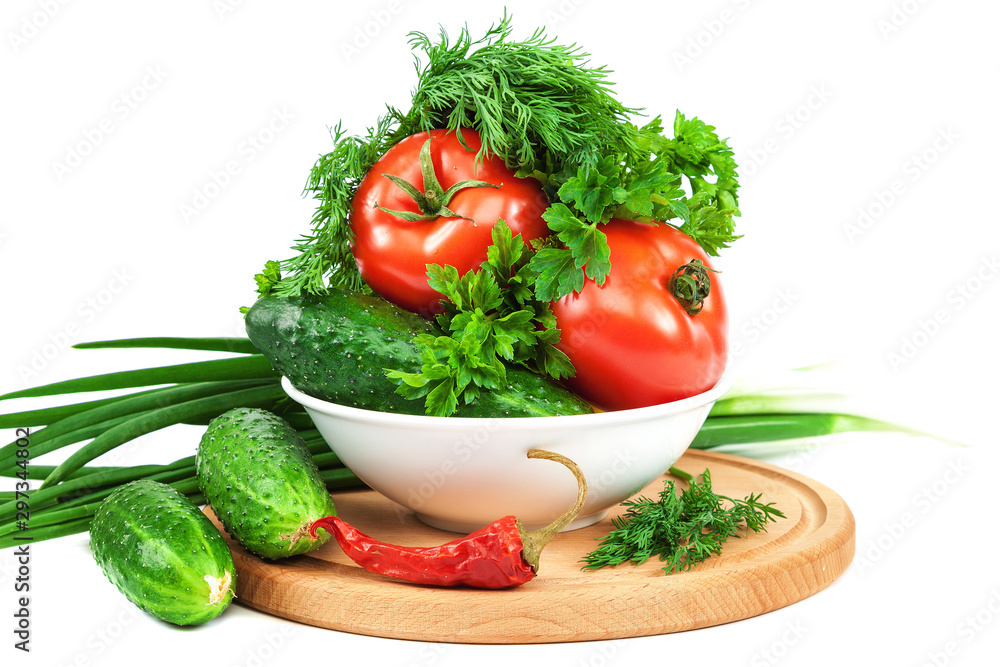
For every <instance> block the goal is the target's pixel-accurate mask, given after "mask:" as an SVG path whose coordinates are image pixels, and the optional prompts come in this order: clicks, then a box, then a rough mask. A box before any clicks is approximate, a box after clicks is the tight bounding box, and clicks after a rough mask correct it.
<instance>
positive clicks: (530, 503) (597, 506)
mask: <svg viewBox="0 0 1000 667" xmlns="http://www.w3.org/2000/svg"><path fill="white" fill-rule="evenodd" d="M281 384H282V387H283V388H284V390H285V392H287V393H288V395H289V396H291V397H292V398H293V399H294V400H295V401H297V402H298V403H300V404H301V405H302V406H303V407H304V408H305V409H306V412H307V413H308V414H309V416H310V417H312V419H313V421H314V422H315V423H316V427H317V428H318V429H319V431H320V433H321V434H322V435H323V438H324V439H325V440H326V442H327V443H328V444H329V445H330V448H331V449H333V451H334V452H336V453H337V455H338V456H339V457H340V459H341V460H342V461H343V462H344V464H345V465H346V466H347V467H348V468H350V469H351V470H352V471H354V473H355V474H356V475H357V476H358V477H359V478H361V479H362V480H363V481H364V482H365V483H366V484H368V485H369V486H370V487H371V488H373V489H375V490H376V491H378V492H379V493H381V494H383V495H384V496H386V497H388V498H389V499H391V500H393V501H395V502H396V503H398V504H399V505H400V506H401V507H400V512H401V514H402V513H403V512H405V509H403V508H408V509H410V510H413V511H414V512H415V513H416V515H417V517H418V518H419V519H420V520H421V521H423V522H424V523H426V524H428V525H430V526H434V527H436V528H441V529H444V530H449V531H454V532H459V533H469V532H472V531H474V530H476V529H478V528H481V527H483V526H485V525H487V524H488V523H490V522H491V521H494V520H496V519H499V518H500V517H502V516H506V515H508V514H513V515H514V516H516V517H518V518H519V519H520V520H521V522H522V524H523V525H524V527H525V528H526V529H527V530H534V529H536V528H540V527H542V526H544V525H546V524H548V523H549V522H551V521H552V520H553V519H555V518H556V517H558V516H560V515H561V514H563V513H564V512H565V511H566V510H567V509H569V508H570V507H571V506H572V505H573V503H574V502H575V500H576V495H577V488H576V481H575V479H574V477H573V474H572V473H571V472H570V471H569V470H567V469H566V468H565V467H564V466H562V465H561V464H559V463H556V462H554V461H545V460H539V459H529V458H527V452H528V450H529V449H532V448H536V447H537V448H540V449H547V450H550V451H555V452H558V453H560V454H562V455H564V456H567V457H569V458H570V459H572V460H573V461H575V462H576V463H577V465H579V466H580V468H581V469H582V470H583V472H584V476H585V477H586V478H587V485H588V487H589V490H588V494H587V502H586V505H584V508H583V511H582V512H580V515H579V517H578V518H577V519H576V520H575V521H574V522H573V523H571V524H570V525H569V526H567V530H573V529H575V528H582V527H583V526H587V525H590V524H592V523H595V522H597V521H600V520H601V519H602V518H604V516H605V515H606V514H607V513H608V510H610V509H611V508H612V507H615V506H616V505H618V504H619V503H621V501H622V500H625V499H626V498H628V497H629V496H631V495H633V494H634V493H635V492H636V491H637V490H639V489H640V488H642V487H643V486H645V485H646V484H647V483H649V482H650V481H652V480H653V479H655V478H656V477H658V476H659V475H661V474H663V473H664V472H666V470H667V469H668V468H670V466H672V465H673V464H674V463H675V462H676V461H677V459H679V458H680V457H681V454H683V453H684V450H686V449H687V448H688V445H690V444H691V441H692V440H693V439H694V437H695V435H696V434H697V433H698V430H699V429H700V428H701V426H702V424H703V423H704V421H705V418H706V417H707V416H708V412H709V410H711V408H712V406H713V405H714V404H715V401H716V399H718V398H719V397H720V396H721V395H722V394H723V393H725V391H726V390H727V389H728V388H729V386H730V383H729V382H728V381H727V379H726V378H725V377H724V378H723V379H722V380H721V381H720V382H719V383H718V384H717V385H716V386H715V387H714V388H713V389H711V390H709V391H707V392H705V393H703V394H699V395H697V396H692V397H690V398H685V399H682V400H679V401H674V402H672V403H664V404H662V405H655V406H650V407H647V408H636V409H633V410H620V411H616V412H600V413H595V414H587V415H568V416H561V417H512V418H502V419H501V418H491V419H487V418H468V417H426V416H422V415H403V414H394V413H388V412H377V411H373V410H361V409H358V408H352V407H347V406H343V405H338V404H336V403H330V402H328V401H324V400H321V399H318V398H313V397H312V396H308V395H306V394H303V393H302V392H301V391H299V390H297V389H296V388H295V387H293V386H292V384H291V382H289V381H288V379H287V378H282V383H281ZM699 472H700V471H699Z"/></svg>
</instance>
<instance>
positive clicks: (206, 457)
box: [195, 408, 337, 560]
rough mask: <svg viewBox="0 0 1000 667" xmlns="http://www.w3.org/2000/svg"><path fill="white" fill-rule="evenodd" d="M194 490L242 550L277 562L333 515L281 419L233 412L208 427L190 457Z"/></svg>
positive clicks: (302, 546)
mask: <svg viewBox="0 0 1000 667" xmlns="http://www.w3.org/2000/svg"><path fill="white" fill-rule="evenodd" d="M195 469H196V471H197V474H198V485H199V486H200V487H201V491H202V493H204V494H205V499H206V500H208V503H209V504H210V505H211V507H212V510H213V511H214V512H215V515H216V516H217V517H218V518H219V521H221V522H222V525H223V526H224V527H225V529H226V531H227V532H228V533H229V534H230V536H232V537H233V539H235V540H236V541H238V542H239V543H240V544H242V545H243V546H244V547H245V548H246V549H247V550H248V551H251V552H253V553H255V554H257V555H258V556H262V557H264V558H269V559H271V560H278V559H280V558H287V557H289V556H294V555H296V554H302V553H307V552H309V551H312V550H314V549H318V548H319V547H321V546H322V545H323V544H325V543H326V542H327V541H328V540H329V539H330V535H329V534H328V533H327V532H326V531H320V536H319V537H318V538H317V539H313V538H312V537H310V536H309V526H310V525H312V523H313V522H314V521H316V519H320V518H322V517H325V516H332V515H335V514H336V513H337V510H336V507H335V506H334V503H333V499H332V498H331V497H330V494H329V492H328V491H327V489H326V484H324V483H323V479H322V478H321V477H320V474H319V468H318V467H317V466H316V463H315V462H314V461H313V459H312V456H311V455H310V454H309V450H308V449H307V447H306V444H305V442H304V441H303V440H302V438H301V436H299V434H298V432H297V431H296V430H295V429H294V428H292V427H291V426H290V425H289V424H288V422H286V421H285V420H284V419H282V418H281V417H279V416H277V415H275V414H273V413H271V412H268V411H267V410H262V409H259V408H235V409H233V410H229V411H228V412H225V413H223V414H221V415H219V416H218V417H216V418H215V419H213V420H212V421H211V422H209V424H208V428H207V429H206V431H205V434H204V435H203V436H202V439H201V442H200V443H199V445H198V453H197V455H196V456H195Z"/></svg>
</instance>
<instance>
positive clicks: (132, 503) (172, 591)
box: [90, 480, 236, 625]
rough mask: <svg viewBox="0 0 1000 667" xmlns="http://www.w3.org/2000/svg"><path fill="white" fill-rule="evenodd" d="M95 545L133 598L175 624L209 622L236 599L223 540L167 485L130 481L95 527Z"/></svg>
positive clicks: (100, 560)
mask: <svg viewBox="0 0 1000 667" xmlns="http://www.w3.org/2000/svg"><path fill="white" fill-rule="evenodd" d="M90 547H91V551H92V552H93V554H94V560H96V561H97V564H98V565H100V567H101V569H102V570H103V571H104V574H105V576H107V578H108V579H109V580H110V581H111V583H113V584H114V585H115V586H117V587H118V590H120V591H121V592H122V593H123V594H124V595H125V597H126V598H128V599H129V600H130V601H131V602H132V603H134V604H135V605H137V606H138V607H139V608H140V609H142V610H143V611H145V612H148V613H149V614H151V615H153V616H155V617H156V618H159V619H160V620H163V621H167V622H168V623H174V624H176V625H198V624H201V623H204V622H206V621H209V620H211V619H213V618H215V617H216V616H218V615H219V614H221V613H222V612H223V610H225V609H226V607H228V606H229V603H230V602H231V601H232V599H233V597H234V595H235V593H234V591H235V589H236V569H235V567H234V566H233V555H232V552H231V551H230V550H229V545H228V544H226V541H225V540H224V539H223V537H222V534H221V533H220V532H219V530H218V529H217V528H216V527H215V526H214V525H213V524H212V522H211V521H210V520H209V519H208V517H207V516H205V514H204V513H202V512H201V510H200V509H198V506H197V505H195V504H194V503H193V502H191V500H189V499H188V498H186V497H184V496H183V495H181V494H180V493H178V492H177V491H176V490H175V489H174V488H173V487H171V486H168V485H166V484H163V483H161V482H154V481H151V480H137V481H134V482H129V483H128V484H125V485H123V486H121V487H119V488H117V489H115V490H114V491H113V492H112V493H111V494H110V495H109V496H108V497H107V498H105V500H104V502H103V503H101V506H100V507H99V508H98V510H97V512H96V513H95V514H94V518H93V521H92V522H91V524H90Z"/></svg>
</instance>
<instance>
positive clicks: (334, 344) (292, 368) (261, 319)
mask: <svg viewBox="0 0 1000 667" xmlns="http://www.w3.org/2000/svg"><path fill="white" fill-rule="evenodd" d="M246 330H247V335H248V336H249V338H250V340H251V342H253V344H254V346H256V347H257V349H258V350H260V351H261V352H262V353H263V354H264V356H266V357H267V358H268V359H269V360H270V361H271V366H272V367H273V368H274V370H275V371H276V372H278V373H280V374H281V375H284V376H285V377H287V378H288V379H289V381H290V382H291V383H292V385H294V386H295V387H296V388H297V389H299V390H300V391H302V392H304V393H306V394H309V395H310V396H314V397H316V398H320V399H323V400H326V401H330V402H332V403H338V404H340V405H347V406H350V407H356V408H363V409H366V410H378V411H380V412H397V413H403V414H415V415H420V414H424V402H423V400H410V399H406V398H404V397H402V396H400V395H399V394H397V393H396V391H395V390H396V384H395V383H393V382H392V381H391V380H389V379H388V378H386V377H385V369H387V368H391V369H398V370H404V371H410V372H416V371H418V370H419V369H420V365H421V360H420V353H419V351H418V350H417V347H416V345H414V344H413V343H412V340H413V338H415V337H416V336H418V335H420V334H425V333H427V334H432V335H435V336H437V335H441V332H440V330H438V329H437V327H436V326H435V325H434V324H433V323H431V322H430V321H428V320H426V319H424V318H423V317H421V316H420V315H417V314H416V313H411V312H409V311H407V310H403V309H402V308H399V307H397V306H395V305H393V304H391V303H389V302H388V301H386V300H384V299H381V298H379V297H375V296H370V295H366V294H361V293H357V292H349V291H340V290H330V292H329V293H328V294H327V295H325V296H303V297H289V298H277V297H265V298H262V299H258V300H257V301H256V302H255V303H254V304H253V305H252V306H251V307H250V309H249V310H248V311H247V314H246ZM589 412H593V408H592V407H591V406H590V405H588V404H587V403H586V402H584V401H583V400H581V399H580V398H578V397H577V396H576V395H575V394H573V393H572V392H570V391H569V390H567V389H565V388H563V387H561V386H559V385H557V384H555V383H554V382H552V381H550V380H549V379H548V378H545V377H542V376H541V375H539V374H537V373H533V372H531V371H529V370H527V369H526V368H523V367H521V366H517V365H511V366H509V367H508V369H507V387H506V389H505V390H504V391H489V392H484V393H483V394H482V395H481V396H480V397H479V398H477V399H476V400H475V401H474V402H473V403H471V404H469V405H464V404H463V405H459V407H458V410H457V411H456V412H455V413H454V415H453V416H455V417H549V416H554V415H569V414H586V413H589Z"/></svg>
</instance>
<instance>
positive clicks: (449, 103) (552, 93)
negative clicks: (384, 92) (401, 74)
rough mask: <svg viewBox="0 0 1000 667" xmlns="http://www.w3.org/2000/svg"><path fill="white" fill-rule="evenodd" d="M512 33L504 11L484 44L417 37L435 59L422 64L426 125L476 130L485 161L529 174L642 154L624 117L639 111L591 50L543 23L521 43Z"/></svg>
mask: <svg viewBox="0 0 1000 667" xmlns="http://www.w3.org/2000/svg"><path fill="white" fill-rule="evenodd" d="M511 32H512V26H511V18H510V16H508V15H507V14H506V13H505V14H504V17H503V19H502V20H501V21H500V23H499V24H497V25H495V26H492V27H491V28H490V29H489V30H488V31H487V32H486V34H485V35H484V36H483V37H482V38H481V39H478V40H473V39H472V37H471V35H470V34H469V31H468V29H467V28H464V29H463V30H462V31H461V33H460V34H459V36H458V38H457V39H456V40H455V42H454V43H451V42H450V41H449V37H448V34H447V32H445V30H444V29H443V28H442V29H441V31H440V41H439V42H438V43H437V44H435V43H433V42H432V41H431V40H430V38H429V37H428V36H427V35H425V34H423V33H419V32H415V33H411V35H410V46H411V48H413V49H414V50H416V49H420V50H421V51H423V53H424V55H425V56H426V59H427V64H426V66H424V67H423V69H420V66H419V62H420V61H419V60H418V61H417V63H418V66H417V69H418V77H419V79H418V84H417V87H416V90H415V91H414V93H413V111H414V113H416V114H417V115H418V117H419V123H420V125H421V126H422V127H423V128H425V129H430V128H439V127H447V128H449V129H460V128H466V127H468V128H472V129H474V130H476V131H477V132H478V133H479V135H480V137H481V139H482V149H481V151H480V157H481V156H484V155H495V156H497V157H499V158H501V159H503V160H504V161H505V162H506V164H507V166H508V167H509V168H511V169H512V170H514V171H516V172H518V173H519V175H521V176H528V175H543V176H544V175H547V174H551V173H553V172H556V171H559V170H560V169H562V167H563V166H564V165H568V164H571V165H575V166H580V165H591V164H595V163H596V162H597V160H599V159H600V157H601V155H602V154H604V153H607V152H608V151H609V150H613V151H614V152H621V151H623V150H624V151H626V152H631V151H632V150H634V148H635V144H634V137H633V135H632V133H631V132H630V131H629V128H628V126H627V124H626V121H627V120H628V118H629V117H630V116H631V115H632V114H634V113H636V112H637V110H636V109H630V108H627V107H625V106H623V105H622V104H621V103H620V102H619V101H618V100H617V98H616V97H615V96H614V94H613V93H612V91H611V88H612V86H613V84H612V83H611V82H610V81H609V80H608V74H610V71H609V70H607V69H606V68H605V67H592V66H590V64H589V61H588V60H587V59H588V58H589V54H586V53H583V52H582V51H581V50H580V49H579V48H578V47H577V46H576V45H562V44H558V43H557V42H556V41H555V39H554V38H550V37H548V36H547V35H546V34H545V32H544V30H543V29H541V28H539V29H536V30H535V31H534V32H533V33H532V35H531V36H530V37H528V38H527V39H524V40H520V41H518V40H512V39H511Z"/></svg>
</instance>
